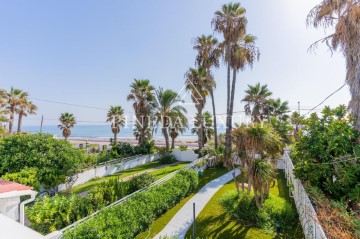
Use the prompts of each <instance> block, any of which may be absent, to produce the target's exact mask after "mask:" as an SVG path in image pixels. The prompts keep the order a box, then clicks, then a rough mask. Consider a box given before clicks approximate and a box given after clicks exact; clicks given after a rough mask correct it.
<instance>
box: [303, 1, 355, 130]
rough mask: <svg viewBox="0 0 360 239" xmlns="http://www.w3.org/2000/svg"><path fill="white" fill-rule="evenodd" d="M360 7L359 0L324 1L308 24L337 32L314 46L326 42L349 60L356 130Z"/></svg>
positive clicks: (352, 111)
mask: <svg viewBox="0 0 360 239" xmlns="http://www.w3.org/2000/svg"><path fill="white" fill-rule="evenodd" d="M359 9H360V6H359V1H358V0H346V1H345V0H342V1H339V0H322V1H321V3H320V4H318V5H317V6H315V7H314V8H313V9H312V10H311V11H310V13H309V15H308V20H307V23H308V25H313V26H314V27H315V28H319V27H323V28H325V29H330V31H334V32H333V33H331V34H330V35H328V36H326V37H325V38H324V39H321V40H319V41H317V42H315V43H314V44H313V47H316V46H317V45H318V43H319V42H324V43H326V45H327V46H328V47H330V49H331V50H337V49H338V48H340V49H341V51H342V53H343V54H344V56H345V60H346V69H347V74H346V78H345V81H346V83H347V84H348V85H349V88H350V94H351V100H350V102H349V109H350V111H351V114H352V115H353V117H354V119H355V128H356V129H357V130H358V131H359V130H360V94H359V88H360V67H359V62H360V46H359V44H358V43H359V39H360V24H359V18H360V10H359Z"/></svg>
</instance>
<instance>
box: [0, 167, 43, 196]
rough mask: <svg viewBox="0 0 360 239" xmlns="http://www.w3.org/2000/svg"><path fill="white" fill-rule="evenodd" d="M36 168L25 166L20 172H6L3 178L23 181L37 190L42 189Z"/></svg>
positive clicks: (22, 182)
mask: <svg viewBox="0 0 360 239" xmlns="http://www.w3.org/2000/svg"><path fill="white" fill-rule="evenodd" d="M37 172H38V171H37V169H36V168H27V167H26V168H24V169H23V170H21V171H20V172H17V173H6V174H5V175H4V176H2V178H3V179H5V180H9V181H13V182H17V183H21V184H24V185H27V186H31V187H33V188H34V189H35V190H36V191H40V187H41V184H40V181H39V179H38V176H37Z"/></svg>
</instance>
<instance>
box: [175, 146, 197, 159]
mask: <svg viewBox="0 0 360 239" xmlns="http://www.w3.org/2000/svg"><path fill="white" fill-rule="evenodd" d="M172 154H173V155H174V156H175V158H176V160H178V161H185V162H193V161H195V160H197V159H198V155H197V154H196V153H194V151H192V150H191V149H188V150H186V151H181V150H179V149H174V151H173V153H172Z"/></svg>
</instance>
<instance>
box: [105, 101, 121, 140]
mask: <svg viewBox="0 0 360 239" xmlns="http://www.w3.org/2000/svg"><path fill="white" fill-rule="evenodd" d="M106 122H111V131H112V133H113V134H114V143H116V141H117V139H116V136H117V135H118V133H120V126H124V125H125V119H124V110H123V109H122V108H121V106H110V109H109V111H108V113H107V119H106Z"/></svg>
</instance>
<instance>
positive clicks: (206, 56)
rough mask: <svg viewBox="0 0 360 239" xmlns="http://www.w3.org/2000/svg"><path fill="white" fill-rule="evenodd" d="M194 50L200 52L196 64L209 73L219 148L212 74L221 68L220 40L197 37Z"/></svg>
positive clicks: (216, 145) (207, 84)
mask: <svg viewBox="0 0 360 239" xmlns="http://www.w3.org/2000/svg"><path fill="white" fill-rule="evenodd" d="M194 49H195V50H197V51H198V54H197V57H196V64H197V66H198V67H203V68H204V69H205V70H206V72H207V77H208V79H207V81H206V86H205V87H206V88H207V90H208V91H209V94H210V97H211V103H212V110H213V121H214V141H215V148H217V147H218V139H217V122H216V108H215V98H214V89H215V88H216V82H215V80H214V78H213V76H212V74H211V68H212V67H216V68H218V67H219V58H220V55H221V49H220V48H219V46H218V40H217V39H216V38H215V37H213V36H212V35H209V36H205V35H202V36H200V37H197V38H196V40H195V45H194Z"/></svg>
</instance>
